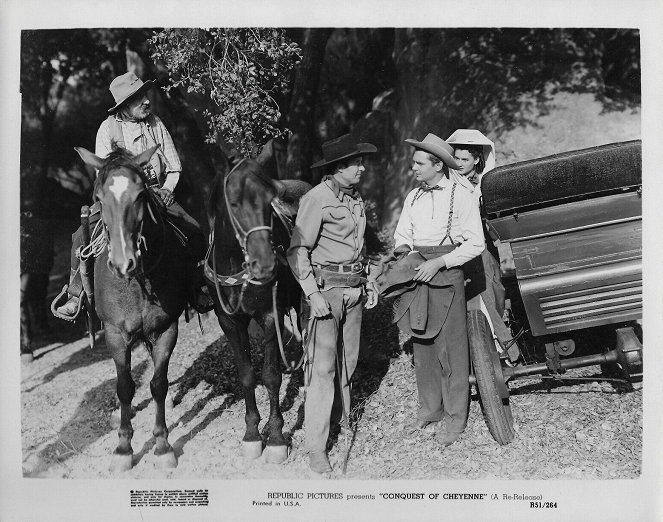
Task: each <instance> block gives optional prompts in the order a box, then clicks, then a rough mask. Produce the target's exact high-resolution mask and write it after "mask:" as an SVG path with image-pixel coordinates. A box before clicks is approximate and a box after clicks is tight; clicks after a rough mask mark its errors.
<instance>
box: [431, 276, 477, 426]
mask: <svg viewBox="0 0 663 522" xmlns="http://www.w3.org/2000/svg"><path fill="white" fill-rule="evenodd" d="M455 290H456V291H455V292H454V296H453V299H452V302H451V306H450V308H449V314H448V316H447V319H446V321H445V322H444V325H443V326H442V330H441V331H440V334H439V335H438V336H437V337H436V338H435V341H434V346H435V352H436V354H437V357H438V365H440V366H441V368H442V369H441V374H442V379H441V392H442V404H443V407H444V417H445V420H446V425H447V431H449V432H453V433H460V432H462V431H463V430H464V429H465V426H466V425H467V415H468V408H469V398H470V385H469V371H470V356H469V349H468V343H467V329H466V328H467V327H466V308H465V294H464V292H463V285H462V282H461V283H460V284H459V285H457V286H456V288H455Z"/></svg>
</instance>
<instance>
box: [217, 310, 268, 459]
mask: <svg viewBox="0 0 663 522" xmlns="http://www.w3.org/2000/svg"><path fill="white" fill-rule="evenodd" d="M249 320H250V318H248V317H247V318H246V319H241V320H240V319H235V320H232V319H230V318H228V317H225V316H223V315H222V316H220V317H219V324H220V325H221V328H222V330H223V331H224V333H225V334H226V337H227V338H228V341H229V342H230V345H231V346H232V347H233V352H234V354H235V364H236V365H237V371H238V373H239V380H240V382H241V384H242V391H243V394H244V402H245V405H246V414H245V416H244V421H245V423H246V431H245V433H244V437H242V455H243V456H244V457H246V458H250V459H257V458H258V457H259V456H260V455H262V437H261V436H260V432H259V431H258V425H259V424H260V413H259V412H258V406H257V404H256V376H255V372H254V371H253V365H252V364H251V354H250V346H249V332H248V326H249Z"/></svg>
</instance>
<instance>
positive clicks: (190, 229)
mask: <svg viewBox="0 0 663 522" xmlns="http://www.w3.org/2000/svg"><path fill="white" fill-rule="evenodd" d="M166 214H167V216H168V219H169V221H171V222H173V223H174V224H175V226H177V227H178V228H179V229H180V230H182V232H184V235H185V236H186V237H187V245H188V251H189V252H190V253H191V256H192V257H193V259H194V261H196V262H197V261H200V260H202V259H203V258H204V257H205V253H206V250H207V241H206V239H205V234H203V230H202V228H201V227H200V225H199V224H198V222H197V221H196V220H195V219H193V218H192V217H191V216H190V215H189V214H187V213H186V211H185V210H184V209H183V208H182V207H181V206H180V204H179V203H177V202H176V201H175V202H173V203H172V204H171V205H169V206H167V207H166Z"/></svg>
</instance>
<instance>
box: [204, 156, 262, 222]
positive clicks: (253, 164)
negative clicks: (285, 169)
mask: <svg viewBox="0 0 663 522" xmlns="http://www.w3.org/2000/svg"><path fill="white" fill-rule="evenodd" d="M236 168H246V169H247V174H253V175H254V176H255V177H256V178H258V180H260V181H261V182H262V183H263V184H264V185H265V186H267V187H274V180H273V178H271V177H270V176H268V175H267V174H265V171H264V168H263V166H262V165H261V164H260V163H258V162H257V161H256V160H253V159H244V160H241V167H240V164H239V163H238V164H237V165H235V166H234V167H233V168H232V169H231V170H230V171H229V172H228V173H227V174H225V175H222V174H219V175H217V176H215V178H214V180H213V181H212V185H211V187H210V194H209V199H208V200H207V215H208V217H211V216H212V215H213V214H214V212H215V204H216V201H218V198H220V197H223V190H224V181H225V179H226V177H228V175H230V173H231V172H233V171H234V170H235V169H236Z"/></svg>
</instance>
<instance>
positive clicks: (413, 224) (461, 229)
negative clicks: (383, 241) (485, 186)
mask: <svg viewBox="0 0 663 522" xmlns="http://www.w3.org/2000/svg"><path fill="white" fill-rule="evenodd" d="M453 184H454V183H453V181H450V180H448V179H447V178H446V177H444V176H443V177H442V179H441V180H440V181H439V182H438V185H439V186H440V187H442V188H443V190H431V191H430V192H426V193H423V194H420V195H419V196H418V197H417V198H416V200H415V196H417V193H418V192H419V189H417V188H415V189H414V190H412V191H410V193H409V194H408V195H407V196H406V198H405V203H404V204H403V211H402V212H401V216H400V218H399V220H398V225H397V226H396V232H394V240H395V247H396V248H398V247H399V246H401V245H408V246H409V247H410V248H412V249H414V247H415V245H416V246H436V245H439V244H440V243H441V242H442V240H443V239H444V237H445V236H446V234H447V224H448V221H449V207H450V202H451V189H452V186H453ZM450 235H451V239H452V241H453V242H454V243H460V245H459V246H458V247H456V248H455V249H454V250H453V251H451V252H449V253H448V254H445V255H443V256H442V257H443V259H444V262H445V264H446V265H447V267H449V268H452V267H455V266H460V265H462V264H464V263H466V262H467V261H469V260H470V259H473V258H474V257H476V256H478V255H479V254H481V252H482V251H483V249H484V248H485V241H484V238H483V229H482V227H481V216H480V214H479V204H478V201H477V199H476V195H475V194H473V193H472V191H470V190H469V189H468V188H467V187H466V186H465V185H463V184H456V190H455V191H454V203H453V214H452V219H451V232H450ZM444 244H445V245H448V244H450V243H449V239H448V238H447V239H446V240H445V242H444Z"/></svg>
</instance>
